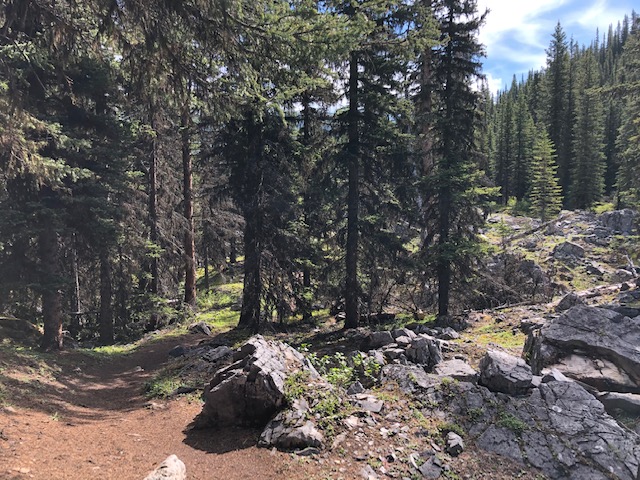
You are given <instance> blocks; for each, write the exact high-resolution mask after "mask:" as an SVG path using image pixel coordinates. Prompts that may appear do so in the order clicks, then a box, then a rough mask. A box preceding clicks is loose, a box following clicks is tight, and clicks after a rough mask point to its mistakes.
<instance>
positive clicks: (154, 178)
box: [147, 108, 159, 330]
mask: <svg viewBox="0 0 640 480" xmlns="http://www.w3.org/2000/svg"><path fill="white" fill-rule="evenodd" d="M150 116H151V128H152V129H153V131H154V133H155V135H154V136H153V138H152V140H151V158H150V161H149V218H148V221H149V240H150V241H151V243H152V244H153V245H158V240H159V235H158V155H159V152H158V125H157V122H156V118H155V110H154V109H153V108H152V111H151V114H150ZM149 276H150V280H149V284H148V286H147V291H148V293H150V294H152V295H153V296H154V297H155V296H157V295H158V291H159V279H158V256H157V255H156V254H155V252H154V253H153V254H152V255H151V256H150V258H149ZM154 308H155V306H154ZM156 328H158V314H157V313H156V312H155V311H154V312H152V313H151V315H150V317H149V324H148V325H147V329H148V330H155V329H156Z"/></svg>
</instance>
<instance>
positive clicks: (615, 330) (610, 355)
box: [524, 305, 640, 393]
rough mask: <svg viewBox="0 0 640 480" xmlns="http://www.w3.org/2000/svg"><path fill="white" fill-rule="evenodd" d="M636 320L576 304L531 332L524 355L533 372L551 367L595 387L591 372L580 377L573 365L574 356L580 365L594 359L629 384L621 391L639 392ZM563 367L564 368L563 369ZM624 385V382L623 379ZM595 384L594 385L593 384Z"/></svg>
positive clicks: (638, 327)
mask: <svg viewBox="0 0 640 480" xmlns="http://www.w3.org/2000/svg"><path fill="white" fill-rule="evenodd" d="M638 345H640V317H636V318H633V319H632V318H629V317H625V316H624V315H622V314H620V313H617V312H615V311H613V310H609V309H604V308H598V307H588V306H582V305H577V306H575V307H572V308H571V309H569V310H568V311H566V312H564V313H563V314H562V315H560V316H559V317H558V318H556V319H554V320H552V321H550V322H549V323H547V324H546V325H544V326H543V327H542V328H541V329H540V330H539V331H534V332H532V333H531V334H530V335H529V337H528V339H527V343H526V345H525V352H524V355H525V357H526V358H529V361H530V364H531V367H532V369H533V371H534V373H536V374H537V373H539V372H540V371H541V370H542V368H544V367H547V366H551V365H555V366H557V368H558V369H559V370H560V371H562V372H563V373H565V374H566V375H568V376H571V377H573V378H576V379H578V380H580V381H582V382H584V383H587V384H590V385H593V386H595V387H596V388H598V386H599V385H597V384H595V383H594V381H593V379H592V378H590V377H592V373H593V372H592V369H587V370H585V372H586V374H585V375H581V374H580V372H579V371H577V370H579V369H580V368H584V366H581V367H579V368H567V366H571V365H572V364H573V365H575V364H576V362H577V361H578V360H577V359H576V357H583V358H585V359H588V360H585V361H584V362H583V363H585V364H587V363H589V362H593V361H594V360H597V361H600V362H602V364H603V365H604V366H606V367H607V368H609V367H611V366H613V367H614V368H615V370H617V371H618V372H619V377H620V378H628V379H630V380H631V385H629V386H627V387H625V389H624V391H629V392H632V393H634V392H635V393H638V392H640V348H638ZM563 365H564V368H563ZM598 367H599V366H598V365H596V367H595V369H597V368H598ZM625 382H626V380H625ZM596 383H597V382H596ZM606 389H607V390H611V388H606Z"/></svg>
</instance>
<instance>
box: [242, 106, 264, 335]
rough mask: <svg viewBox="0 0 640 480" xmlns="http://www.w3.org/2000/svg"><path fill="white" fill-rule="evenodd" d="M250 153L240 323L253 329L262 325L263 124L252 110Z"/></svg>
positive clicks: (249, 129)
mask: <svg viewBox="0 0 640 480" xmlns="http://www.w3.org/2000/svg"><path fill="white" fill-rule="evenodd" d="M247 123H248V128H247V135H248V142H249V152H248V156H247V157H248V158H247V167H246V171H245V182H246V187H247V190H246V192H247V193H246V195H247V197H248V198H247V199H246V200H245V205H244V208H243V210H244V212H243V213H244V219H245V227H244V286H243V290H242V311H241V313H240V321H239V323H238V326H240V327H244V328H250V329H252V330H254V331H256V330H258V329H259V327H260V299H261V296H262V278H261V257H262V242H261V235H262V211H261V208H262V205H261V200H260V195H261V192H260V188H261V185H262V158H261V157H262V126H261V125H259V124H258V123H256V120H255V118H254V116H253V113H250V114H249V118H248V119H247Z"/></svg>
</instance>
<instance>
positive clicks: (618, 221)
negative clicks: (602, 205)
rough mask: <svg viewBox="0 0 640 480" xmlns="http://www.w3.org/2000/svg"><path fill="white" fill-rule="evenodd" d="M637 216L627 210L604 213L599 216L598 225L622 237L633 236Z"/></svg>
mask: <svg viewBox="0 0 640 480" xmlns="http://www.w3.org/2000/svg"><path fill="white" fill-rule="evenodd" d="M636 217H637V214H636V212H634V211H633V210H631V209H629V208H625V209H624V210H615V211H613V212H605V213H603V214H602V215H600V218H599V220H600V223H601V224H602V225H603V226H604V227H605V228H607V229H609V230H611V231H613V232H615V233H621V234H623V235H631V234H633V231H634V228H635V223H636Z"/></svg>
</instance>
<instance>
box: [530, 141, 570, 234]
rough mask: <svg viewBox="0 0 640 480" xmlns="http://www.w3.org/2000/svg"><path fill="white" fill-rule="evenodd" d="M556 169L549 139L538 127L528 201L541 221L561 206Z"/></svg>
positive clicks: (555, 213) (553, 213) (560, 189)
mask: <svg viewBox="0 0 640 480" xmlns="http://www.w3.org/2000/svg"><path fill="white" fill-rule="evenodd" d="M557 170H558V166H557V164H556V162H555V152H554V149H553V144H552V143H551V139H550V138H549V135H548V134H547V132H546V131H545V130H544V129H539V130H538V133H537V136H536V139H535V143H534V145H533V158H532V165H531V177H532V178H531V193H530V194H529V201H530V203H531V210H532V213H533V214H534V215H535V216H537V217H539V218H540V219H541V220H542V221H543V222H546V221H547V220H549V219H550V218H551V217H553V216H555V215H557V214H558V213H559V212H560V210H561V208H562V187H561V186H560V183H559V181H558V178H557Z"/></svg>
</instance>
